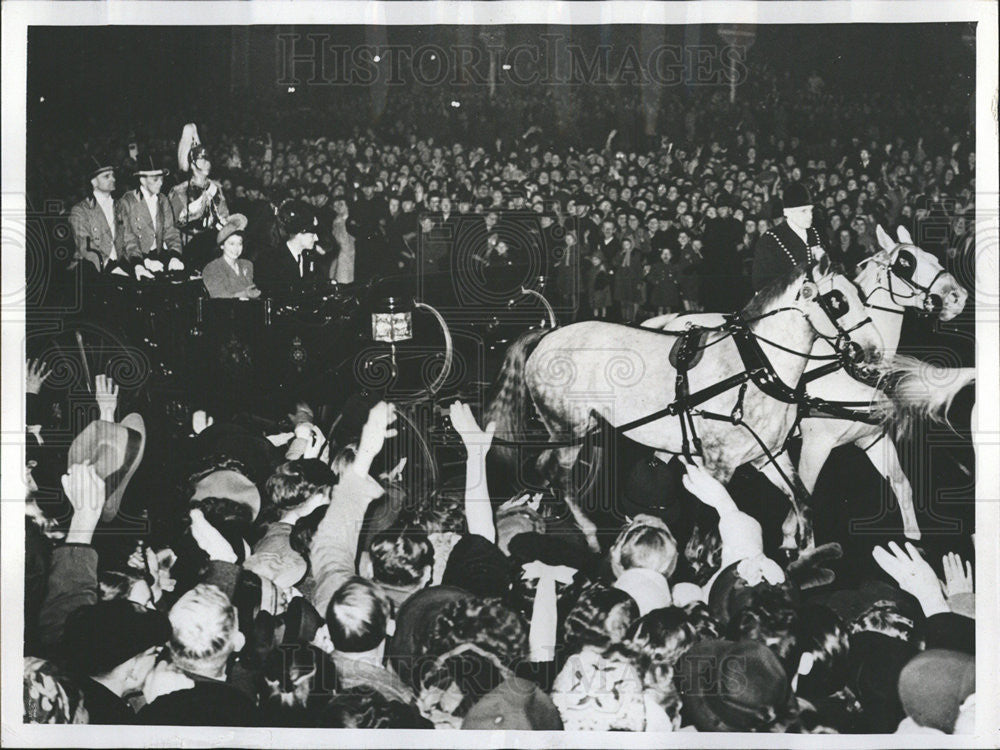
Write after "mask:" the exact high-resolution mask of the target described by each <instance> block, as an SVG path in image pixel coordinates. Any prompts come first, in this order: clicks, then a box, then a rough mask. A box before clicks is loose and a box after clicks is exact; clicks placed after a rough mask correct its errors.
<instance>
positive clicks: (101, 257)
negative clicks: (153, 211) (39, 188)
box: [69, 156, 120, 271]
mask: <svg viewBox="0 0 1000 750" xmlns="http://www.w3.org/2000/svg"><path fill="white" fill-rule="evenodd" d="M90 162H91V167H92V169H91V170H90V173H89V174H88V180H89V182H90V188H91V194H90V195H88V196H87V197H86V198H84V199H83V200H82V201H80V202H79V203H77V204H76V205H75V206H73V209H72V210H71V211H70V214H69V223H70V226H71V227H72V228H73V239H74V241H75V242H76V256H75V257H76V261H77V262H79V261H81V260H85V261H87V262H88V263H90V264H92V265H93V267H94V268H95V269H97V270H98V271H103V270H105V268H107V267H108V266H109V264H110V263H111V262H112V261H115V260H117V259H118V257H119V249H118V247H117V245H118V243H119V240H120V238H119V237H117V236H116V234H117V229H118V227H117V221H116V218H115V216H116V213H117V209H118V206H117V204H116V201H115V199H114V198H113V197H112V195H111V194H112V193H113V192H114V190H115V168H114V167H113V166H112V165H111V161H110V160H109V159H98V158H96V157H94V156H91V157H90Z"/></svg>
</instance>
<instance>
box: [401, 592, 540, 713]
mask: <svg viewBox="0 0 1000 750" xmlns="http://www.w3.org/2000/svg"><path fill="white" fill-rule="evenodd" d="M527 647H528V630H527V626H526V624H525V623H524V620H523V619H522V618H521V617H520V616H519V615H518V614H517V613H515V612H512V611H511V610H509V609H508V608H507V607H505V606H503V604H502V603H501V602H500V600H499V599H477V598H474V597H473V598H468V599H459V600H458V601H454V602H451V603H449V604H447V605H445V607H444V608H443V609H442V610H441V614H440V615H439V616H438V617H437V618H436V619H435V620H434V623H433V625H432V626H431V628H430V630H429V631H428V634H427V639H426V641H425V642H424V643H423V644H421V647H420V655H419V656H420V660H419V665H418V671H419V674H418V684H419V686H420V687H421V689H434V688H440V689H443V690H447V688H448V687H449V686H450V685H452V684H454V685H456V686H457V687H458V689H459V690H460V691H461V693H462V695H463V696H465V697H464V699H463V701H462V703H461V705H460V706H459V707H458V708H457V709H455V710H454V711H453V712H452V713H453V715H455V716H464V715H465V713H466V712H467V711H468V710H469V708H471V707H472V706H473V705H474V704H475V702H476V701H477V700H479V698H481V697H482V696H484V695H486V694H487V693H488V692H490V691H491V690H493V689H494V688H496V687H497V686H498V685H499V684H500V683H501V682H503V681H504V680H505V679H506V678H507V677H508V676H509V675H510V673H511V672H512V671H513V670H514V669H515V668H516V667H517V665H518V664H519V662H520V661H521V660H522V659H523V658H524V657H525V655H526V654H527Z"/></svg>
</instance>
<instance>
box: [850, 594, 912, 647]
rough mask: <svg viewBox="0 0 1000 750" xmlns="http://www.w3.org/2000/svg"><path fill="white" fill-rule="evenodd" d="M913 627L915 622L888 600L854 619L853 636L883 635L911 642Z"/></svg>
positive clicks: (876, 603) (877, 603)
mask: <svg viewBox="0 0 1000 750" xmlns="http://www.w3.org/2000/svg"><path fill="white" fill-rule="evenodd" d="M913 625H914V623H913V620H911V619H910V618H909V617H906V616H905V615H904V614H903V613H902V612H901V611H900V610H899V606H898V605H897V604H896V603H895V602H892V601H889V600H887V599H886V600H882V601H878V602H875V603H874V604H872V606H870V607H869V608H868V609H866V610H865V611H864V612H862V613H861V614H860V615H858V616H857V617H856V618H855V619H854V622H852V623H851V635H853V634H855V633H881V634H882V635H887V636H889V637H890V638H898V639H899V640H901V641H907V642H909V641H910V639H911V638H912V637H913Z"/></svg>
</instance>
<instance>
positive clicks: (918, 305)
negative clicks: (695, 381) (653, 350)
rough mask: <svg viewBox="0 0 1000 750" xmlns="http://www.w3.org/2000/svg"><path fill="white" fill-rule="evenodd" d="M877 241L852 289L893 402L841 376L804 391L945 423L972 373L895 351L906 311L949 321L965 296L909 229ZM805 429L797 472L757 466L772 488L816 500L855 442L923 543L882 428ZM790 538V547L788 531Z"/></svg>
mask: <svg viewBox="0 0 1000 750" xmlns="http://www.w3.org/2000/svg"><path fill="white" fill-rule="evenodd" d="M876 236H877V237H878V242H879V246H880V247H881V248H882V250H881V251H880V252H878V253H876V254H875V255H873V256H871V257H870V258H867V259H866V260H864V261H863V262H862V263H861V264H860V266H861V270H860V271H859V273H858V274H857V276H856V277H855V279H854V283H855V284H857V285H858V287H859V288H860V290H861V298H862V300H864V301H865V304H866V306H867V309H868V314H869V316H870V317H871V319H872V322H873V324H874V325H875V327H876V329H877V330H878V332H879V334H880V335H881V337H882V342H883V344H882V347H883V348H882V362H883V365H882V368H883V370H884V371H885V372H887V373H888V374H890V375H891V376H893V377H894V379H895V387H894V395H893V397H892V401H891V402H890V400H889V397H887V396H886V395H885V394H884V393H882V392H881V391H880V390H878V389H877V388H873V387H871V386H869V385H866V384H864V383H862V382H860V381H858V380H855V379H854V378H853V377H851V375H850V374H848V373H847V372H846V371H845V370H842V369H841V370H837V371H835V372H833V373H831V374H828V375H825V376H822V377H819V378H817V379H815V380H812V381H811V382H808V384H807V385H806V392H807V394H808V395H809V396H813V397H817V398H821V399H825V400H828V401H843V402H848V403H854V404H860V405H866V406H859V407H858V409H859V411H870V412H873V413H875V414H879V415H882V416H884V417H889V418H892V419H894V420H896V422H897V427H898V428H899V431H902V430H903V429H904V428H905V427H907V426H909V424H910V422H911V420H910V419H909V417H910V416H912V415H913V414H914V413H919V414H923V415H925V416H929V417H931V418H933V419H935V420H937V421H944V420H945V418H946V414H947V409H948V406H950V404H951V402H952V400H953V399H954V398H955V396H956V395H957V394H958V392H959V391H960V390H962V388H964V387H965V386H966V385H968V384H969V383H971V382H972V381H973V380H975V369H974V368H960V369H959V368H952V369H947V368H941V367H934V366H931V365H927V364H925V363H923V362H920V361H919V360H915V359H913V358H910V357H901V356H898V355H897V354H896V350H897V348H898V346H899V337H900V331H901V329H902V325H903V315H904V314H905V312H906V310H907V309H915V310H917V311H919V312H922V313H930V314H935V315H936V316H937V318H938V319H939V320H941V321H942V322H946V321H949V320H952V319H953V318H955V317H956V316H957V315H959V314H960V313H961V312H962V310H963V309H964V308H965V302H966V299H967V297H968V292H966V290H965V289H963V288H962V286H961V285H960V284H959V283H958V282H957V281H956V280H955V278H954V277H953V276H952V275H951V274H949V273H947V272H946V271H945V270H944V269H943V268H942V267H941V264H940V263H939V262H938V260H937V258H935V257H934V256H933V255H931V254H930V253H928V252H927V251H925V250H921V249H920V248H919V247H917V246H916V245H914V244H913V241H912V239H911V238H910V235H909V233H908V232H907V231H906V229H904V228H900V229H899V240H900V241H899V242H898V243H897V242H894V241H893V240H892V239H891V238H890V237H889V236H888V235H887V234H886V232H885V231H884V230H883V229H882V227H881V226H880V227H878V229H877V232H876ZM721 320H722V316H721V315H718V314H715V313H706V314H703V315H695V316H677V315H663V316H659V317H657V318H652V319H650V320H648V321H646V322H645V323H643V325H644V326H647V327H652V328H660V329H662V330H680V329H683V327H684V326H685V325H687V324H688V322H689V321H690V322H691V323H693V324H696V325H717V324H718V323H719V322H720V321H721ZM832 351H833V350H832V348H831V347H829V346H828V345H827V343H826V342H825V341H823V340H821V339H819V340H817V341H816V343H815V345H814V347H813V351H812V355H813V356H817V357H823V356H826V355H828V354H831V353H832ZM821 366H822V362H820V361H814V362H812V363H810V365H809V366H808V367H807V369H806V374H805V375H804V378H805V379H807V380H808V377H809V372H810V371H815V370H816V369H817V368H818V367H821ZM800 427H801V430H802V452H801V455H800V457H799V466H798V471H797V472H796V470H795V467H794V466H793V465H792V461H791V458H790V457H789V456H788V453H787V452H785V453H783V454H781V455H780V456H779V457H778V458H777V461H776V463H777V466H773V465H771V464H769V463H768V464H765V463H761V462H757V463H755V464H754V465H755V466H756V467H757V468H758V469H760V470H761V471H762V472H763V473H764V474H765V476H767V477H768V479H770V480H771V482H772V483H774V484H775V485H776V486H777V487H778V488H779V489H781V490H782V491H783V492H785V494H787V495H789V496H790V497H791V493H792V490H791V488H789V487H788V484H787V482H785V481H784V480H783V479H782V477H781V476H780V473H779V472H778V468H780V469H781V470H783V471H784V472H785V473H786V474H787V475H788V476H790V477H795V476H797V477H798V479H799V480H800V481H801V482H802V485H803V486H804V488H805V489H806V490H807V491H808V492H809V493H810V494H811V493H812V492H813V490H814V489H815V488H816V480H817V479H818V477H819V473H820V470H821V469H822V468H823V465H824V464H825V463H826V460H827V458H828V457H829V455H830V452H831V451H832V450H833V449H834V448H836V447H838V446H841V445H848V444H850V443H854V444H855V445H857V446H858V447H859V448H861V449H862V450H864V451H865V454H866V455H867V456H868V459H869V460H870V461H871V462H872V465H874V467H875V468H876V470H877V471H878V472H879V473H880V474H882V476H884V477H885V478H886V479H887V480H888V481H889V484H890V486H891V487H892V490H893V492H894V493H895V495H896V500H897V502H898V503H899V508H900V513H901V514H902V517H903V533H904V534H905V536H907V537H908V538H910V539H915V540H916V539H919V538H920V529H919V527H918V525H917V518H916V513H915V511H914V508H913V488H912V487H911V485H910V482H909V480H908V479H907V477H906V475H905V473H904V472H903V469H902V466H901V465H900V463H899V456H898V454H897V452H896V447H895V445H894V443H893V442H892V440H891V439H889V437H888V434H887V431H886V429H885V426H884V425H883V424H871V423H869V422H862V421H854V420H850V419H841V418H833V417H808V416H807V417H805V418H803V419H802V420H801V422H800ZM785 536H786V546H787V544H788V532H787V530H786V535H785Z"/></svg>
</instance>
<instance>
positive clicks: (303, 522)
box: [288, 505, 329, 563]
mask: <svg viewBox="0 0 1000 750" xmlns="http://www.w3.org/2000/svg"><path fill="white" fill-rule="evenodd" d="M328 507H329V506H327V505H321V506H320V507H319V508H317V509H316V510H314V511H313V512H312V513H310V514H309V515H308V516H303V517H302V518H299V519H298V520H297V521H296V522H295V525H294V526H293V527H292V533H291V534H290V535H289V537H288V544H289V545H290V546H291V548H292V549H293V550H295V551H296V552H298V553H299V554H300V555H302V559H303V560H305V561H306V562H307V563H308V562H309V549H310V547H312V540H313V537H314V536H315V535H316V529H318V528H319V524H320V522H321V521H322V520H323V517H324V516H325V515H326V511H327V508H328Z"/></svg>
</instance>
